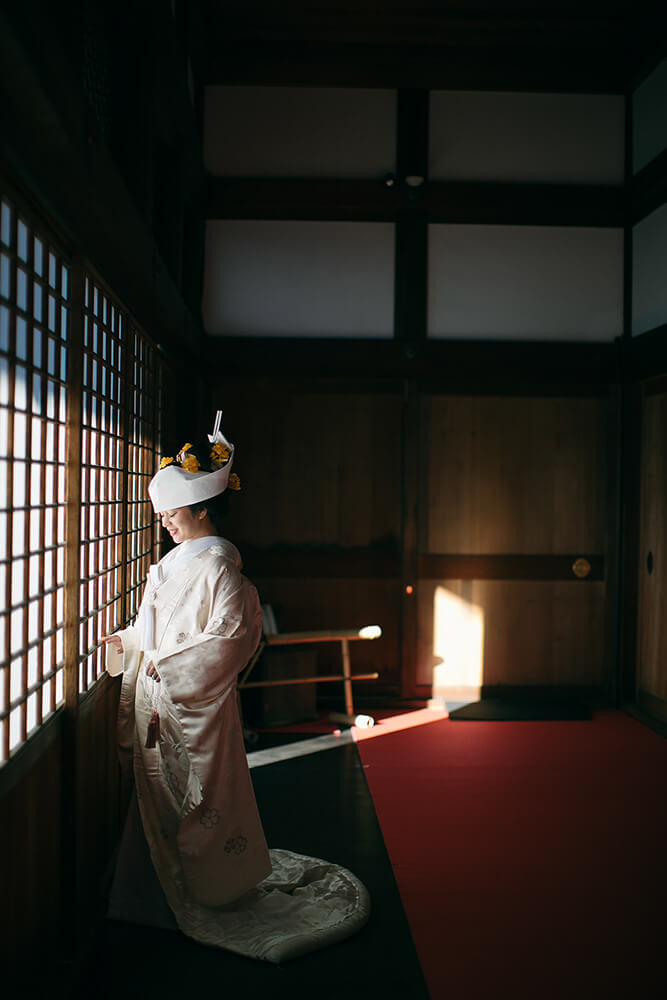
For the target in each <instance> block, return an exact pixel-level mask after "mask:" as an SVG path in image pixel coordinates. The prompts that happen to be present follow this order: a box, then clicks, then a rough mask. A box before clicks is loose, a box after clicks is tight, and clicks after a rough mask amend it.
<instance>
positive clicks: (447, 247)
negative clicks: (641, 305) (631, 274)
mask: <svg viewBox="0 0 667 1000" xmlns="http://www.w3.org/2000/svg"><path fill="white" fill-rule="evenodd" d="M622 326H623V232H622V230H620V229H583V228H565V227H538V226H463V225H432V226H430V227H429V300H428V334H429V336H430V337H468V338H480V339H483V338H493V339H509V340H527V339H542V340H578V341H591V340H592V341H605V340H613V339H614V338H615V337H617V336H619V335H620V334H621V332H622Z"/></svg>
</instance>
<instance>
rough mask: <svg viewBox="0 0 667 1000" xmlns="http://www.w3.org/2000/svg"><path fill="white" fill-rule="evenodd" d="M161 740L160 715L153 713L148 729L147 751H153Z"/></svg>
mask: <svg viewBox="0 0 667 1000" xmlns="http://www.w3.org/2000/svg"><path fill="white" fill-rule="evenodd" d="M159 739H160V714H159V712H157V711H155V710H154V711H153V714H152V715H151V718H150V722H149V723H148V727H147V729H146V749H147V750H152V749H153V747H154V746H155V745H156V743H157V742H158V741H159Z"/></svg>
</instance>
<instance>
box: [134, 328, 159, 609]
mask: <svg viewBox="0 0 667 1000" xmlns="http://www.w3.org/2000/svg"><path fill="white" fill-rule="evenodd" d="M155 355H156V352H155V348H154V347H153V345H152V344H151V343H150V342H149V341H148V340H147V339H146V338H145V337H144V336H143V335H142V334H141V333H140V332H139V331H138V330H136V329H131V331H130V357H131V365H132V370H131V373H130V376H131V377H130V380H129V389H128V392H129V408H128V462H127V466H128V482H127V555H126V567H127V574H126V579H125V593H126V597H127V609H126V618H127V619H133V618H134V617H135V615H136V613H137V611H138V609H139V603H140V601H141V594H142V591H143V585H144V580H145V579H146V576H147V574H148V567H149V565H150V563H151V561H152V557H153V554H154V545H155V541H156V540H157V539H158V537H159V531H156V530H155V516H154V514H153V510H152V507H151V504H150V500H149V498H148V484H149V482H150V480H151V478H152V477H153V475H154V474H155V469H156V460H157V441H158V440H159V433H158V432H159V427H160V416H161V410H160V408H159V400H160V399H161V396H162V393H161V391H160V389H161V385H160V380H161V372H162V367H161V365H160V363H159V360H158V359H157V358H156V356H155Z"/></svg>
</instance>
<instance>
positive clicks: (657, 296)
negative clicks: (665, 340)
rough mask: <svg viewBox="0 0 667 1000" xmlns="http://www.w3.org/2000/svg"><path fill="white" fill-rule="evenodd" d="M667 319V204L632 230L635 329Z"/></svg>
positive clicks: (645, 328)
mask: <svg viewBox="0 0 667 1000" xmlns="http://www.w3.org/2000/svg"><path fill="white" fill-rule="evenodd" d="M664 323H667V205H663V206H661V208H658V209H657V210H656V211H655V212H652V213H651V214H650V215H648V216H647V217H646V218H645V219H642V221H641V222H638V223H637V225H636V226H635V227H634V230H633V234H632V332H633V334H635V335H636V334H638V333H646V331H647V330H653V329H655V327H657V326H662V325H663V324H664Z"/></svg>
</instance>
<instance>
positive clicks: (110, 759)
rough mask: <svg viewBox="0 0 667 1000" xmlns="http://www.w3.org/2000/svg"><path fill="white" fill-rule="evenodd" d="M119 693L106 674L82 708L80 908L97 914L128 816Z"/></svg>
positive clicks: (79, 749)
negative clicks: (122, 783) (123, 790)
mask: <svg viewBox="0 0 667 1000" xmlns="http://www.w3.org/2000/svg"><path fill="white" fill-rule="evenodd" d="M119 694H120V683H119V681H118V680H115V681H112V680H111V679H110V678H109V677H104V678H102V679H101V680H99V681H98V682H97V684H96V686H95V687H94V688H93V690H92V691H91V692H90V693H89V694H88V696H87V697H86V699H85V700H84V703H83V705H82V708H81V710H80V713H79V725H78V736H77V771H78V782H77V793H78V803H77V811H78V816H77V820H78V823H77V872H78V879H79V892H80V898H79V909H80V912H82V913H88V914H90V913H96V914H98V915H99V914H100V908H101V906H102V905H104V901H105V896H104V893H105V892H106V890H107V889H108V880H109V877H110V875H111V863H112V859H113V857H114V852H115V849H116V845H117V843H118V840H119V837H120V833H121V831H122V822H123V818H124V814H123V809H122V805H121V787H120V767H119V761H118V737H117V735H116V717H117V712H118V697H119ZM82 934H85V928H82Z"/></svg>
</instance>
